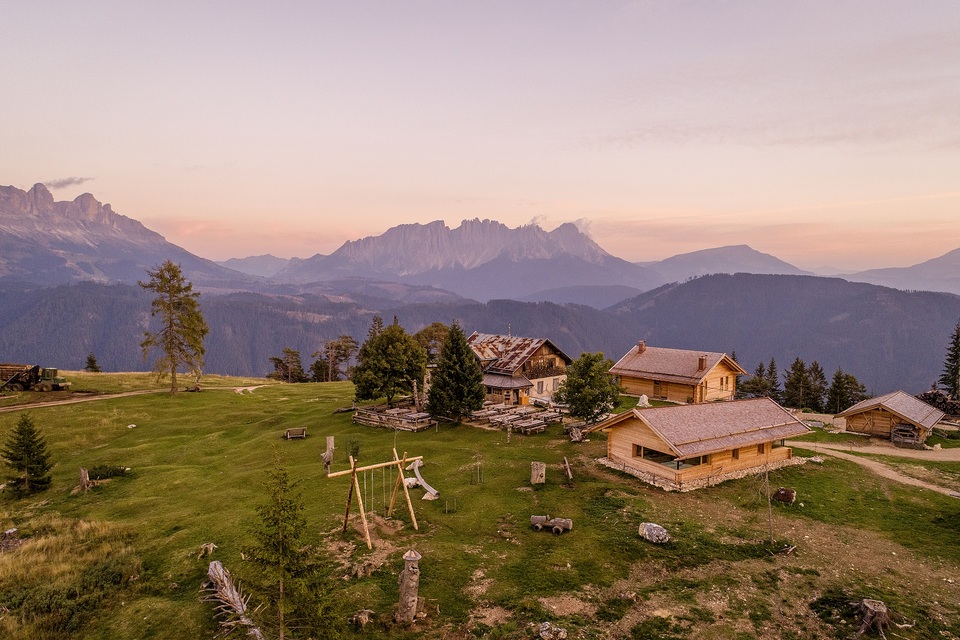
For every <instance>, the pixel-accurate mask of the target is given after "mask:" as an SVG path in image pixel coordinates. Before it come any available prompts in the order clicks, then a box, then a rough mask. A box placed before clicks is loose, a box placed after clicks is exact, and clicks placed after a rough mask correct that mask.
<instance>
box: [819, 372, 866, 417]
mask: <svg viewBox="0 0 960 640" xmlns="http://www.w3.org/2000/svg"><path fill="white" fill-rule="evenodd" d="M869 397H870V395H869V394H868V393H867V388H866V387H864V386H863V384H861V383H860V381H859V380H857V378H856V377H855V376H854V375H853V374H850V373H846V372H845V371H844V370H843V369H837V372H836V373H834V374H833V380H832V381H831V383H830V389H828V390H827V411H832V412H833V413H834V414H837V413H841V412H843V411H846V410H847V409H849V408H850V407H852V406H853V405H855V404H857V403H858V402H862V401H863V400H866V399H867V398H869Z"/></svg>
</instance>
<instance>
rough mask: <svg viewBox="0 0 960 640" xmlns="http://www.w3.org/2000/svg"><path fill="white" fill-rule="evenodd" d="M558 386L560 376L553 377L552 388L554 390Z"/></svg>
mask: <svg viewBox="0 0 960 640" xmlns="http://www.w3.org/2000/svg"><path fill="white" fill-rule="evenodd" d="M559 388H560V378H554V379H553V390H554V391H556V390H557V389H559Z"/></svg>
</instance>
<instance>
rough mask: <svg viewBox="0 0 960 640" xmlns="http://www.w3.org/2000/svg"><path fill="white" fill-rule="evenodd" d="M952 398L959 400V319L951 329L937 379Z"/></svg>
mask: <svg viewBox="0 0 960 640" xmlns="http://www.w3.org/2000/svg"><path fill="white" fill-rule="evenodd" d="M937 382H939V383H940V386H941V387H942V388H943V390H944V391H946V392H947V393H948V394H949V395H950V398H951V399H953V400H960V321H957V326H956V327H955V328H954V330H953V336H951V338H950V344H949V345H947V357H946V358H945V359H944V361H943V375H941V376H940V378H939V379H938V380H937Z"/></svg>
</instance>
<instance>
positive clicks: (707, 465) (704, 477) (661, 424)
mask: <svg viewBox="0 0 960 640" xmlns="http://www.w3.org/2000/svg"><path fill="white" fill-rule="evenodd" d="M586 431H587V432H593V431H604V432H606V434H607V457H606V461H605V462H606V463H607V464H608V465H609V466H611V467H614V468H617V469H620V470H622V471H625V472H627V473H630V474H632V475H635V476H637V477H639V478H641V479H642V480H645V481H647V482H650V483H651V484H654V485H657V486H660V487H663V488H665V489H671V490H680V491H684V490H689V489H695V488H698V487H701V486H707V485H711V484H716V483H717V482H722V481H723V480H727V479H730V478H732V477H739V476H743V475H748V474H749V473H753V472H756V471H759V470H761V469H762V468H763V467H764V465H770V466H771V468H773V467H778V466H782V465H783V464H785V463H788V461H789V460H791V459H792V457H793V451H792V449H790V447H787V446H784V439H786V438H792V437H795V436H799V435H803V434H805V433H809V432H810V429H809V428H808V427H807V426H806V425H805V424H803V423H802V422H800V421H799V420H798V419H797V418H795V417H794V416H793V415H792V414H791V413H790V412H788V411H787V410H786V409H784V408H783V407H781V406H780V405H778V404H777V403H776V402H774V401H773V400H771V399H770V398H753V399H750V400H734V401H731V402H712V403H708V404H691V405H680V406H675V407H651V408H646V409H632V410H631V411H626V412H624V413H621V414H618V415H615V416H612V417H610V418H608V419H607V420H604V421H603V422H600V423H598V424H596V425H593V426H592V427H589V428H588V429H587V430H586Z"/></svg>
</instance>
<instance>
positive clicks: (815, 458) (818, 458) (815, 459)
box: [810, 456, 823, 464]
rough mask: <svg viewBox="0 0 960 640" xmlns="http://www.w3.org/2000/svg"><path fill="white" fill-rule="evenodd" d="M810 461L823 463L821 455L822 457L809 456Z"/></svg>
mask: <svg viewBox="0 0 960 640" xmlns="http://www.w3.org/2000/svg"><path fill="white" fill-rule="evenodd" d="M810 462H816V463H817V464H823V457H822V456H813V457H812V458H810Z"/></svg>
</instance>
